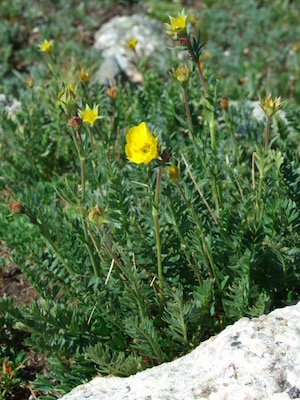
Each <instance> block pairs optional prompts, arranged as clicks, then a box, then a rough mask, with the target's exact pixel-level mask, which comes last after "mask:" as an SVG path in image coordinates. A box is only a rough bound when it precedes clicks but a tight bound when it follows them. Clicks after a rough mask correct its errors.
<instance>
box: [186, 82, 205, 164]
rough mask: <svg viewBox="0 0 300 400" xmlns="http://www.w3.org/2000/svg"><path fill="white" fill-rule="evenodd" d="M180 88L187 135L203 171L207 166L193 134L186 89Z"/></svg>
mask: <svg viewBox="0 0 300 400" xmlns="http://www.w3.org/2000/svg"><path fill="white" fill-rule="evenodd" d="M182 90H183V98H184V105H185V111H186V116H187V119H188V125H189V129H188V132H189V136H190V139H191V140H192V142H193V144H194V146H195V148H196V150H197V152H198V154H199V157H200V160H201V163H202V166H203V168H204V169H205V171H207V167H206V163H205V160H204V157H203V154H202V151H201V149H200V147H199V145H198V143H197V141H196V138H195V134H194V126H193V122H192V117H191V110H190V106H189V102H188V96H187V90H186V88H185V87H183V88H182Z"/></svg>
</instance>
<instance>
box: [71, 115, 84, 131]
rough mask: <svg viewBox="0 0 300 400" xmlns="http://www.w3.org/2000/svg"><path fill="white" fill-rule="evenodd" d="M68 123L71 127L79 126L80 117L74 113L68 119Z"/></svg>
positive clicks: (80, 122)
mask: <svg viewBox="0 0 300 400" xmlns="http://www.w3.org/2000/svg"><path fill="white" fill-rule="evenodd" d="M69 122H70V124H71V125H72V127H73V128H75V129H76V128H79V127H80V126H81V125H82V119H81V118H80V117H78V115H76V116H75V117H72V118H70V119H69Z"/></svg>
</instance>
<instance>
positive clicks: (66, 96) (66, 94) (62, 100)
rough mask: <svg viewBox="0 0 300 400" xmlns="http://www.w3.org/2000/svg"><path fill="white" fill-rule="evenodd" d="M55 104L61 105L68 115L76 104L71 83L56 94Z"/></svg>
mask: <svg viewBox="0 0 300 400" xmlns="http://www.w3.org/2000/svg"><path fill="white" fill-rule="evenodd" d="M57 97H58V100H57V105H59V106H61V107H62V109H63V110H64V112H65V113H66V114H67V115H68V116H69V115H71V114H72V111H73V109H74V107H75V105H76V94H75V89H74V86H73V85H72V83H70V84H69V85H68V86H67V87H63V89H62V90H61V91H60V92H59V93H58V95H57Z"/></svg>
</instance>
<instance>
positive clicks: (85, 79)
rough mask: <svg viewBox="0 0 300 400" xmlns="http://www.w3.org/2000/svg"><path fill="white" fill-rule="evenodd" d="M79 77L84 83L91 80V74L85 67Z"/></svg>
mask: <svg viewBox="0 0 300 400" xmlns="http://www.w3.org/2000/svg"><path fill="white" fill-rule="evenodd" d="M78 77H79V79H80V80H81V82H83V83H87V82H88V80H89V74H88V73H87V72H86V71H84V70H83V69H82V70H81V71H80V72H79V74H78Z"/></svg>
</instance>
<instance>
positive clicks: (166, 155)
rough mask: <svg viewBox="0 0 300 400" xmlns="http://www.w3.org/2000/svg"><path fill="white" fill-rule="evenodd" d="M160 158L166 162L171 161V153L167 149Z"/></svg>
mask: <svg viewBox="0 0 300 400" xmlns="http://www.w3.org/2000/svg"><path fill="white" fill-rule="evenodd" d="M160 158H161V160H162V161H163V162H164V163H168V162H169V161H170V158H171V155H170V153H168V152H167V151H163V152H162V154H161V155H160Z"/></svg>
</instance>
